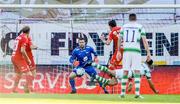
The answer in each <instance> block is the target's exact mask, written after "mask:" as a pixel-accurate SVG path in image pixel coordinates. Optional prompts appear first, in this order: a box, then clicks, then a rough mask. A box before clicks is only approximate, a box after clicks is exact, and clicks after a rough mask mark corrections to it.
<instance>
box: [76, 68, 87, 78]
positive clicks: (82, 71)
mask: <svg viewBox="0 0 180 104" xmlns="http://www.w3.org/2000/svg"><path fill="white" fill-rule="evenodd" d="M76 73H77V75H78V76H83V75H84V73H85V70H84V68H77V69H76Z"/></svg>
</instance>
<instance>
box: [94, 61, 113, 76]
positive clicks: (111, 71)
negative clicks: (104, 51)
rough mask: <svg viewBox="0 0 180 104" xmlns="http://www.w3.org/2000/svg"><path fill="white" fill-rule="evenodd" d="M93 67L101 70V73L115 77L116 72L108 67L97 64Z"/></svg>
mask: <svg viewBox="0 0 180 104" xmlns="http://www.w3.org/2000/svg"><path fill="white" fill-rule="evenodd" d="M92 66H93V67H95V68H97V69H99V70H100V71H103V72H105V73H108V74H109V75H110V76H113V77H114V76H115V71H114V70H110V69H108V68H107V67H106V66H103V65H100V64H97V63H95V62H93V63H92Z"/></svg>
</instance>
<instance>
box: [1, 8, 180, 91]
mask: <svg viewBox="0 0 180 104" xmlns="http://www.w3.org/2000/svg"><path fill="white" fill-rule="evenodd" d="M179 8H180V5H179V4H176V5H174V4H168V5H167V4H163V5H161V4H159V5H146V4H143V5H47V4H36V5H33V4H30V5H27V4H20V5H19V4H11V5H9V4H0V10H1V13H0V33H1V35H0V39H1V48H0V53H1V56H0V79H1V80H0V92H4V93H7V92H11V89H12V86H13V84H14V82H13V77H14V74H13V72H14V70H13V67H12V64H11V52H12V46H13V40H14V39H15V38H16V37H17V33H18V31H19V30H20V29H21V28H22V26H25V25H28V26H30V28H31V37H32V40H33V42H34V44H36V45H37V46H38V47H40V49H39V50H34V51H33V53H34V59H35V61H36V64H37V77H36V80H35V81H34V87H35V91H36V92H38V93H68V92H70V86H69V82H68V75H69V73H70V72H71V70H72V69H73V66H72V65H71V64H70V63H69V56H70V55H71V52H72V50H73V49H74V48H75V47H76V46H77V38H78V37H85V38H86V40H87V44H88V45H90V46H92V47H93V48H95V49H96V51H97V53H98V55H99V59H100V64H103V65H106V64H107V62H108V59H109V55H110V53H111V51H112V50H113V44H111V45H110V46H105V45H104V44H103V43H102V41H101V40H100V36H101V34H105V35H106V36H107V34H108V33H109V31H110V30H109V27H108V21H109V20H110V19H115V20H116V22H117V25H118V26H122V25H123V24H125V23H127V22H128V15H129V13H136V14H137V18H138V22H139V23H141V24H142V25H143V26H144V27H145V30H146V36H147V39H148V43H149V46H150V51H151V54H152V58H153V60H154V66H155V67H154V70H153V71H152V79H153V81H154V82H155V86H156V87H157V89H160V91H162V92H161V93H164V94H167V93H172V94H174V93H180V87H178V86H179V85H180V74H179V73H180V70H179V69H178V68H179V65H180V45H179V42H180V41H179V40H180V36H179V33H180V30H179V28H180V14H179V13H180V12H179ZM4 54H5V57H4V56H3V55H4ZM145 55H146V52H145V50H144V49H142V59H143V61H144V60H145V58H146V57H145ZM170 69H172V70H170ZM97 71H98V70H97ZM178 72H179V73H178ZM168 75H171V76H168ZM172 76H173V77H172ZM89 81H90V79H89V77H88V76H86V75H85V76H84V77H83V78H78V79H77V80H76V85H77V88H78V91H79V92H80V93H103V92H102V90H99V89H98V88H97V87H96V86H89V85H88V84H87V82H89ZM22 83H24V80H21V83H20V84H19V91H22ZM146 85H147V84H146V81H145V80H144V78H143V81H142V90H141V91H142V92H143V93H152V92H151V91H150V90H149V89H148V88H147V86H146ZM164 86H166V87H164ZM108 90H109V91H110V92H113V93H119V92H120V86H119V85H117V86H115V87H114V89H113V91H112V89H111V88H108Z"/></svg>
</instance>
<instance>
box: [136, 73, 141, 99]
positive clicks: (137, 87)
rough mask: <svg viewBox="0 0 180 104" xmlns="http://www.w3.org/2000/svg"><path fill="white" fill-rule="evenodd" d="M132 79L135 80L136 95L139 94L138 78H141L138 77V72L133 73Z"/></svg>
mask: <svg viewBox="0 0 180 104" xmlns="http://www.w3.org/2000/svg"><path fill="white" fill-rule="evenodd" d="M134 77H135V78H134V81H135V94H136V95H140V93H139V92H140V80H141V78H140V74H139V73H135V75H134Z"/></svg>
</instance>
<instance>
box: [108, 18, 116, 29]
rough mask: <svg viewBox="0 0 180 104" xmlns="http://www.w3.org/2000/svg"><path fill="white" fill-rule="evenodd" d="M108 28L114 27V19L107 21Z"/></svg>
mask: <svg viewBox="0 0 180 104" xmlns="http://www.w3.org/2000/svg"><path fill="white" fill-rule="evenodd" d="M108 25H109V28H110V30H112V28H113V27H116V21H115V20H110V21H109V22H108Z"/></svg>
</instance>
